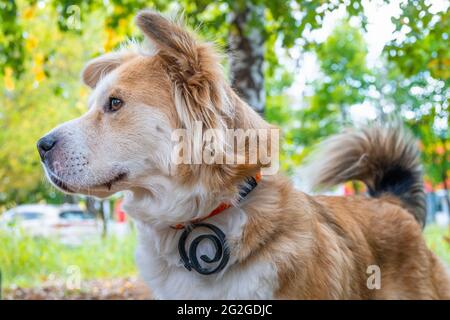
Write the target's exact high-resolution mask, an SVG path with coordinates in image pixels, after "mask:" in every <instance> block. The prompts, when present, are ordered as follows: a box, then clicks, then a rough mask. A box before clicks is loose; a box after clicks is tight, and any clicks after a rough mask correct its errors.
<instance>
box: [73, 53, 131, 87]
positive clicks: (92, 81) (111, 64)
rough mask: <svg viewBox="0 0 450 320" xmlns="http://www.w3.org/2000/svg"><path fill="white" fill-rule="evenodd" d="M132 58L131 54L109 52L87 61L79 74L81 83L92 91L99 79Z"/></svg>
mask: <svg viewBox="0 0 450 320" xmlns="http://www.w3.org/2000/svg"><path fill="white" fill-rule="evenodd" d="M132 57H133V54H131V53H124V52H111V53H107V54H104V55H102V56H100V57H98V58H95V59H93V60H91V61H89V62H88V64H87V65H86V66H85V67H84V69H83V71H82V73H81V77H82V79H83V82H84V83H85V84H86V85H88V86H89V87H91V88H92V89H94V88H95V87H96V86H97V83H98V81H99V80H100V79H101V78H103V77H104V76H106V75H107V74H108V73H110V72H111V71H113V70H114V69H116V68H117V67H119V66H120V65H121V64H123V63H124V62H125V61H127V60H128V59H131V58H132Z"/></svg>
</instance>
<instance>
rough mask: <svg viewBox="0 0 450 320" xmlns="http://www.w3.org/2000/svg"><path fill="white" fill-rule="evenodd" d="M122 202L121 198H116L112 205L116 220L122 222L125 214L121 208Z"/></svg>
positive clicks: (124, 219)
mask: <svg viewBox="0 0 450 320" xmlns="http://www.w3.org/2000/svg"><path fill="white" fill-rule="evenodd" d="M122 202H123V200H122V199H120V200H117V201H116V204H115V206H114V212H115V213H116V217H117V222H120V223H123V222H125V221H126V214H125V212H124V211H123V210H122Z"/></svg>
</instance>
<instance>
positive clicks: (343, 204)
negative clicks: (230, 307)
mask: <svg viewBox="0 0 450 320" xmlns="http://www.w3.org/2000/svg"><path fill="white" fill-rule="evenodd" d="M136 23H137V26H138V27H139V28H140V30H141V31H142V32H143V34H144V36H145V43H144V44H138V43H133V44H131V45H130V46H128V47H127V48H124V49H121V50H119V51H117V52H113V53H108V54H105V55H102V56H100V57H99V58H96V59H94V60H92V61H90V62H89V63H88V64H87V66H86V67H85V69H84V70H83V73H82V78H83V81H84V83H85V84H86V85H88V86H89V87H91V88H92V94H91V96H90V99H89V109H88V111H87V112H86V113H85V114H84V115H83V116H81V117H80V118H78V119H75V120H72V121H69V122H66V123H64V124H62V125H60V126H58V127H56V128H55V129H53V130H52V131H50V132H49V133H48V134H47V135H45V136H44V137H43V138H41V139H40V140H39V141H38V144H37V146H38V151H39V154H40V157H41V160H42V163H43V166H44V169H45V173H46V176H47V177H48V179H49V180H50V181H51V183H52V184H53V185H54V186H55V187H56V188H58V189H60V190H62V191H63V192H66V193H78V194H84V195H91V196H96V197H100V198H105V197H108V196H110V195H112V194H114V193H116V192H119V191H123V192H124V205H123V206H124V209H125V211H126V212H127V213H128V214H129V215H130V216H132V217H133V218H134V220H135V222H136V226H137V230H138V248H137V254H136V259H137V264H138V267H139V270H140V273H141V275H142V277H143V279H144V280H145V281H146V282H147V284H148V285H149V287H150V288H151V290H152V292H153V294H154V296H155V298H158V299H449V298H450V286H449V279H448V276H447V273H446V270H445V269H444V266H443V264H442V263H441V262H440V261H439V259H438V258H437V257H436V256H435V255H434V254H433V253H432V252H431V251H430V250H429V249H428V248H427V246H426V244H425V241H424V238H423V236H422V227H423V225H424V223H425V212H426V209H425V196H424V190H423V187H422V172H421V168H420V163H419V153H418V151H417V148H416V145H415V142H414V140H413V139H412V138H411V136H410V135H409V134H408V133H407V132H406V131H405V130H404V129H402V128H400V127H399V126H395V125H390V126H389V125H388V126H373V127H369V128H365V129H359V130H356V129H355V130H352V131H348V132H345V133H343V134H340V135H337V136H335V137H333V138H331V139H330V140H328V141H327V142H325V143H324V145H322V149H321V150H322V151H319V153H318V156H317V157H316V158H315V160H314V161H313V165H312V166H311V167H310V171H309V175H308V176H309V178H310V179H311V180H312V184H313V185H316V186H333V185H336V184H339V183H343V182H346V181H349V180H361V181H363V182H364V183H365V184H366V185H367V188H368V190H369V195H370V197H366V196H349V197H337V196H310V195H307V194H305V193H302V192H300V191H297V190H295V189H294V187H293V185H292V183H291V182H290V181H289V180H288V179H287V178H285V177H283V176H282V175H280V174H264V173H263V174H262V175H261V173H262V169H264V168H266V167H267V163H266V164H263V163H262V161H260V159H257V161H256V162H254V163H249V162H248V161H244V162H245V163H231V164H229V163H213V164H205V163H196V164H190V163H177V164H174V163H173V158H172V153H173V150H172V149H173V145H174V143H173V141H172V133H173V131H174V130H175V129H178V128H181V129H183V130H186V132H187V133H188V134H193V131H192V130H193V128H194V127H195V123H200V124H201V126H202V128H204V129H216V130H218V131H219V132H220V131H223V130H225V129H243V130H249V129H250V130H256V129H258V130H260V129H268V130H269V129H271V128H273V127H272V126H271V125H269V124H268V123H267V122H266V121H265V120H263V119H262V118H261V117H260V116H259V115H258V114H257V113H256V112H254V111H253V110H252V109H251V108H250V107H249V106H248V105H247V104H246V103H245V102H244V101H243V100H242V99H240V98H239V96H238V95H237V94H236V93H235V92H234V91H233V89H232V88H231V87H230V85H229V84H228V82H227V79H226V77H225V76H224V72H223V69H222V67H221V59H220V56H219V55H218V53H217V50H215V48H214V46H212V45H211V44H208V43H206V42H203V41H201V40H199V39H198V38H197V37H196V36H195V35H194V34H193V33H191V32H190V31H188V30H187V29H186V28H185V27H184V26H183V25H182V24H181V23H179V22H174V21H172V20H170V19H166V18H165V17H163V16H162V15H160V14H158V13H156V12H153V11H148V10H144V11H141V12H139V13H138V15H137V16H136ZM216 138H217V140H216V142H220V141H221V140H220V134H219V135H218V136H216ZM219 144H220V143H219ZM245 145H246V146H247V145H248V143H246V144H245ZM265 146H266V147H267V149H271V148H272V147H271V146H272V145H271V144H270V143H269V144H265ZM258 148H260V149H263V148H265V147H264V145H263V144H260V145H259V146H258ZM271 150H272V149H271ZM272 151H273V150H272ZM193 152H194V153H195V152H198V150H197V149H194V151H193ZM232 152H234V151H232ZM243 157H244V158H246V159H247V158H248V157H249V153H248V152H247V153H245V152H244V153H243ZM247 160H248V159H247ZM195 237H196V238H195ZM193 238H195V239H194V240H193ZM185 241H186V242H185ZM189 242H191V245H189ZM194 242H195V243H194ZM188 249H189V250H188ZM188 251H189V252H188ZM199 256H200V260H199V259H198V257H199ZM209 266H212V267H209Z"/></svg>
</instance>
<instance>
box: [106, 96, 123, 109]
mask: <svg viewBox="0 0 450 320" xmlns="http://www.w3.org/2000/svg"><path fill="white" fill-rule="evenodd" d="M122 105H123V101H122V100H120V99H118V98H114V97H111V98H109V105H108V111H110V112H114V111H117V110H119V109H120V108H121V107H122Z"/></svg>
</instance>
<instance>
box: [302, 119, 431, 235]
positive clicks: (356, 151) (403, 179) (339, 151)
mask: <svg viewBox="0 0 450 320" xmlns="http://www.w3.org/2000/svg"><path fill="white" fill-rule="evenodd" d="M310 163H311V164H310V165H309V166H308V175H309V179H308V180H310V181H309V182H310V184H311V186H312V187H330V186H334V185H336V184H340V183H343V182H346V181H350V180H360V181H362V182H364V183H365V184H366V185H367V187H368V189H369V194H370V196H372V197H379V196H381V195H383V194H391V195H394V196H396V197H398V198H400V200H401V201H402V204H403V206H404V207H405V208H406V209H407V210H408V211H409V212H411V213H412V214H413V215H414V217H415V218H416V219H417V221H418V222H419V223H420V224H421V225H422V226H424V225H425V218H426V202H425V193H424V190H423V184H422V170H421V166H420V161H419V151H418V149H417V146H416V143H415V141H414V138H413V137H412V135H411V134H410V133H409V132H407V131H406V130H405V129H404V128H403V127H402V126H401V125H399V124H389V125H385V126H382V125H376V126H373V127H368V128H364V129H359V130H357V129H354V130H351V131H348V132H344V133H342V134H339V135H336V136H333V137H331V138H330V139H328V140H326V141H325V142H323V143H322V144H321V145H320V147H319V150H318V152H317V153H316V154H315V156H313V157H312V158H311V159H310Z"/></svg>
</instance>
